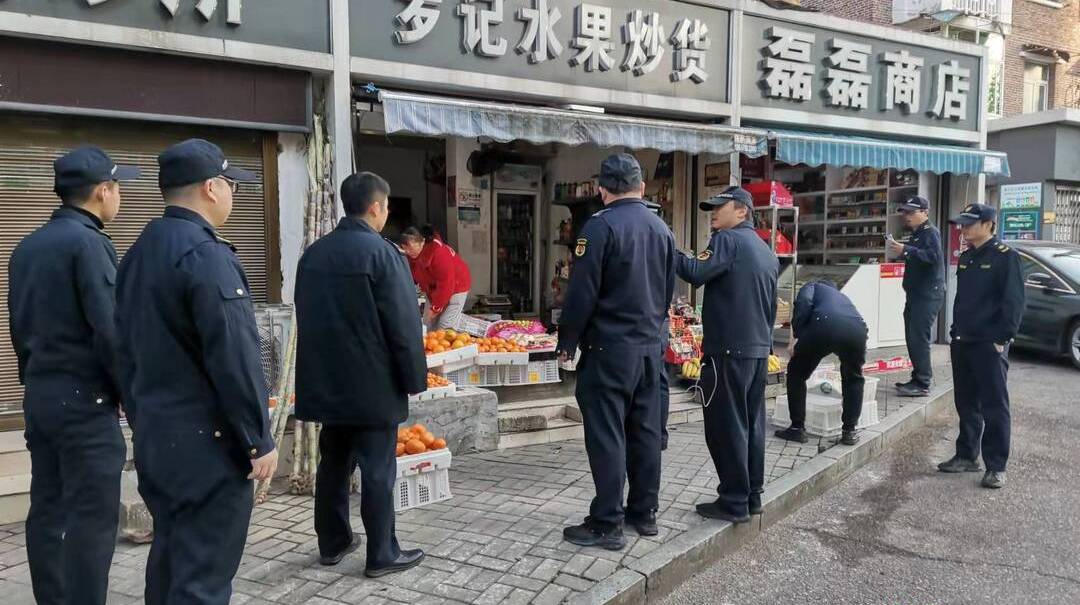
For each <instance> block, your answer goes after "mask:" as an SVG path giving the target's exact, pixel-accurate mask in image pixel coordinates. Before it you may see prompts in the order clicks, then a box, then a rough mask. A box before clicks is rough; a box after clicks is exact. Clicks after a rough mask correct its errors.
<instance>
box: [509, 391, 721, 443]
mask: <svg viewBox="0 0 1080 605" xmlns="http://www.w3.org/2000/svg"><path fill="white" fill-rule="evenodd" d="M672 395H673V396H672V402H671V407H670V409H669V411H668V425H669V426H670V425H675V424H686V423H688V422H700V421H702V420H703V418H704V416H703V408H702V407H701V405H700V404H698V403H695V402H693V401H692V400H690V399H689V398H687V397H679V398H678V399H676V398H675V397H674V394H672ZM514 405H515V406H519V407H516V409H515V410H508V411H507V413H518V412H521V411H523V410H524V411H525V412H528V411H529V409H530V408H529V406H527V405H524V404H514ZM547 407H550V406H543V408H541V409H546V408H547ZM564 409H565V415H564V416H563V417H562V418H545V421H546V426H545V427H544V428H542V429H536V430H522V431H515V432H502V431H500V434H499V449H507V448H512V447H523V446H526V445H542V444H545V443H556V442H559V441H567V440H569V439H583V438H584V437H585V431H584V427H583V425H582V420H581V410H580V409H578V408H577V406H571V405H567V406H565V408H564ZM503 413H504V412H503V408H502V406H499V414H500V427H501V426H502V423H501V420H502V417H503V416H502V414H503Z"/></svg>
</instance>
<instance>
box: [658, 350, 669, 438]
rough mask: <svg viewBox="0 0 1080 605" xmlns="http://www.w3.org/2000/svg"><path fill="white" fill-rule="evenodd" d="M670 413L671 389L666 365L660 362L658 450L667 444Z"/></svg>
mask: <svg viewBox="0 0 1080 605" xmlns="http://www.w3.org/2000/svg"><path fill="white" fill-rule="evenodd" d="M670 413H671V387H670V386H668V373H667V365H666V364H665V363H664V361H663V359H661V360H660V450H661V451H663V450H666V449H667V444H668V430H667V423H668V415H669V414H670Z"/></svg>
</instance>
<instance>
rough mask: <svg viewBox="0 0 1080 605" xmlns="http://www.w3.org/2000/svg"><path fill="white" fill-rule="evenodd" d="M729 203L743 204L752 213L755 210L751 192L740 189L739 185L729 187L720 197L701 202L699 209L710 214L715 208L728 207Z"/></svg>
mask: <svg viewBox="0 0 1080 605" xmlns="http://www.w3.org/2000/svg"><path fill="white" fill-rule="evenodd" d="M728 202H736V203H739V204H742V205H744V206H746V207H747V208H749V209H750V210H751V211H752V210H753V209H754V196H752V195H750V192H749V191H747V190H745V189H743V188H742V187H739V186H738V185H733V186H731V187H728V188H727V189H725V190H724V191H723V192H721V193H720V195H716V196H713V197H712V198H709V199H707V200H705V201H704V202H701V204H699V207H700V208H701V209H702V210H704V211H705V212H708V211H710V210H712V209H714V208H720V207H721V206H724V205H726V204H727V203H728Z"/></svg>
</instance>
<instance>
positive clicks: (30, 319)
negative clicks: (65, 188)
mask: <svg viewBox="0 0 1080 605" xmlns="http://www.w3.org/2000/svg"><path fill="white" fill-rule="evenodd" d="M102 227H103V226H102V224H101V221H100V220H98V219H97V217H95V216H93V215H92V214H90V213H89V212H85V211H83V210H80V209H76V208H73V207H70V206H62V207H60V208H58V209H56V211H54V212H53V214H52V218H51V219H50V220H49V222H47V223H45V225H43V226H42V227H40V228H38V229H37V230H36V231H34V232H33V233H31V234H30V235H28V236H26V238H25V239H23V241H22V242H21V243H19V245H18V246H17V247H16V248H15V251H14V253H13V254H12V255H11V261H10V263H9V265H8V279H9V285H8V312H9V317H10V330H11V343H12V346H13V347H14V349H15V354H16V356H17V357H18V361H19V380H20V381H21V382H22V383H23V384H25V385H26V388H27V399H26V404H27V405H31V401H32V399H33V395H34V392H35V391H38V390H40V389H46V388H49V387H50V386H58V387H60V388H62V389H63V390H64V391H74V390H78V391H80V392H81V393H85V394H87V396H88V397H92V398H93V400H94V401H95V402H97V399H99V398H100V399H103V400H104V399H106V398H108V399H109V400H110V401H111V402H112V403H113V404H115V403H116V401H117V399H118V398H119V383H118V381H117V378H116V325H115V324H114V321H115V320H114V315H115V313H114V310H115V298H114V296H115V293H114V290H115V284H116V250H114V249H113V245H112V241H111V240H110V239H109V236H108V235H107V234H106V233H105V232H104V231H103V230H102Z"/></svg>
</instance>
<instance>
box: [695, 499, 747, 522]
mask: <svg viewBox="0 0 1080 605" xmlns="http://www.w3.org/2000/svg"><path fill="white" fill-rule="evenodd" d="M696 508H697V514H699V515H701V516H702V517H705V518H708V519H720V520H721V521H727V522H729V523H749V522H750V515H743V516H741V517H739V516H736V515H733V514H731V513H729V512H727V511H724V510H722V509H721V508H720V506H719V505H717V504H716V503H715V502H704V503H702V504H698V505H697V507H696Z"/></svg>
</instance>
